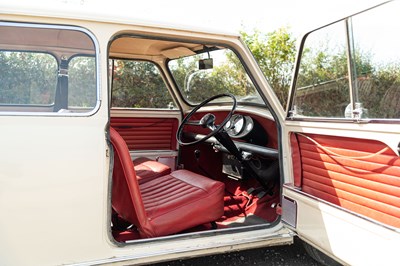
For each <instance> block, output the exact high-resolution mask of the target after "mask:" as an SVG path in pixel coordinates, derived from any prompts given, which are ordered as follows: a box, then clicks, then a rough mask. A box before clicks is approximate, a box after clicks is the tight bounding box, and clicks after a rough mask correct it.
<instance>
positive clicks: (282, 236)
mask: <svg viewBox="0 0 400 266" xmlns="http://www.w3.org/2000/svg"><path fill="white" fill-rule="evenodd" d="M286 231H287V230H286ZM294 235H295V234H294V233H293V232H283V233H282V232H281V231H280V230H279V231H278V232H276V233H274V234H270V235H268V236H265V234H261V233H260V234H258V236H257V237H248V238H240V239H239V238H233V239H232V243H220V244H218V243H216V242H215V241H210V242H209V243H207V244H204V243H203V244H204V245H200V246H199V245H196V247H186V248H180V249H175V250H164V251H159V252H151V251H150V252H149V253H146V254H139V255H125V256H120V257H112V258H107V259H101V260H95V261H88V262H82V263H76V264H67V265H79V266H89V265H102V264H108V263H117V262H127V261H132V260H139V259H144V258H150V257H159V256H163V255H164V256H165V255H170V254H184V253H188V252H196V251H201V250H209V251H210V252H209V253H208V254H209V255H211V254H218V253H222V252H224V251H233V250H235V249H233V247H235V246H236V247H240V246H246V247H247V249H248V248H249V247H248V246H249V245H251V248H257V247H263V246H268V245H266V244H264V242H266V241H271V242H273V241H274V240H275V241H274V242H273V243H272V245H273V244H274V243H275V244H285V243H286V244H290V243H293V236H294ZM272 245H271V246H272ZM217 248H222V250H221V249H220V250H217V251H216V249H217ZM236 249H240V248H236ZM206 255H207V254H201V255H198V256H206ZM185 258H189V255H188V256H186V257H185Z"/></svg>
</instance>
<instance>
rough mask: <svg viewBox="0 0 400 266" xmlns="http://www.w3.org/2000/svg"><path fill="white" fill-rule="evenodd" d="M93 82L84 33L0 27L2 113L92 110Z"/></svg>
mask: <svg viewBox="0 0 400 266" xmlns="http://www.w3.org/2000/svg"><path fill="white" fill-rule="evenodd" d="M96 80H97V78H96V49H95V45H94V42H93V40H92V38H91V37H90V36H89V35H88V34H86V33H85V32H84V30H81V29H79V28H76V29H75V28H73V27H68V28H63V27H60V28H58V26H48V25H34V26H31V25H28V24H17V23H16V24H14V23H0V113H1V112H36V113H43V112H44V113H56V114H59V115H62V113H85V112H88V111H91V110H93V109H94V108H95V106H96V103H97V85H96V83H97V81H96Z"/></svg>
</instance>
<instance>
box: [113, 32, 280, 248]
mask: <svg viewBox="0 0 400 266" xmlns="http://www.w3.org/2000/svg"><path fill="white" fill-rule="evenodd" d="M109 64H110V70H111V71H110V73H111V75H110V84H111V91H110V93H111V112H110V113H111V121H110V122H111V123H110V125H111V129H110V139H111V143H112V146H113V150H114V158H113V161H114V163H113V175H112V196H111V206H112V219H111V220H112V221H111V233H112V236H113V237H114V239H115V240H116V241H117V242H125V243H129V242H135V240H138V239H144V238H152V237H161V236H175V235H182V234H188V233H194V232H195V233H197V234H198V233H200V232H201V233H208V232H212V233H214V232H216V231H218V232H232V230H233V231H237V230H238V229H239V230H243V228H251V227H254V226H264V227H265V226H272V225H274V224H276V222H277V219H278V214H277V207H278V206H279V200H280V195H279V194H280V174H279V172H280V171H279V161H278V150H277V149H278V140H277V127H276V123H275V120H274V118H273V115H272V114H271V113H270V112H269V111H268V108H267V107H266V104H265V103H264V102H263V100H262V98H261V97H260V95H259V94H258V93H257V89H256V87H255V85H254V83H253V82H252V80H251V78H250V77H249V76H248V75H247V73H246V71H245V68H244V67H243V66H242V64H241V61H240V58H239V57H238V56H237V55H236V54H235V52H234V51H233V50H231V49H229V48H228V47H224V46H222V45H217V44H210V43H198V42H193V43H192V42H186V41H178V40H165V39H163V40H160V39H156V38H154V39H153V38H143V37H139V36H134V35H132V36H131V35H129V34H124V35H121V36H117V37H116V38H115V39H114V40H113V41H112V42H111V44H110V47H109ZM215 95H219V96H216V97H214V96H215ZM178 98H179V99H178ZM182 101H184V103H185V104H186V105H188V106H190V109H191V112H190V113H185V114H184V117H183V118H182V119H183V121H182V122H181V123H180V118H181V115H182V113H181V112H182V111H181V107H180V102H182ZM203 101H204V102H203ZM202 106H204V107H203V108H201V107H202ZM243 106H247V108H246V109H245V108H243ZM199 108H201V109H200V110H199Z"/></svg>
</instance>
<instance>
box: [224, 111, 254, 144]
mask: <svg viewBox="0 0 400 266" xmlns="http://www.w3.org/2000/svg"><path fill="white" fill-rule="evenodd" d="M253 125H254V122H253V119H251V117H250V116H243V115H238V114H235V115H233V116H232V117H231V119H230V120H229V121H228V123H226V125H225V131H226V132H227V133H228V134H229V136H231V137H233V138H242V137H245V136H246V135H247V134H249V133H250V131H251V130H252V129H253Z"/></svg>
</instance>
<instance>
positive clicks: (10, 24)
mask: <svg viewBox="0 0 400 266" xmlns="http://www.w3.org/2000/svg"><path fill="white" fill-rule="evenodd" d="M0 26H6V27H25V28H37V29H60V30H73V31H80V32H83V33H85V34H86V35H88V36H89V38H90V39H91V40H92V41H93V44H94V47H95V52H96V97H97V99H96V105H95V106H94V107H93V109H92V110H91V111H90V112H84V113H83V112H82V113H81V112H79V113H62V112H61V113H57V112H7V111H0V116H49V117H88V116H92V115H94V114H95V113H97V112H98V110H99V109H100V106H101V87H100V66H101V65H100V48H99V47H100V45H99V42H98V40H97V38H96V36H95V35H94V34H93V33H92V32H91V31H89V30H88V29H85V28H83V27H79V26H65V25H57V24H35V23H29V22H5V21H0Z"/></svg>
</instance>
